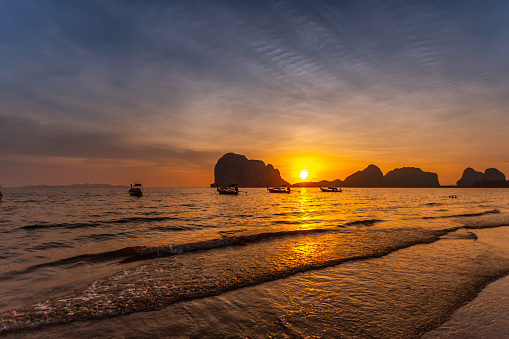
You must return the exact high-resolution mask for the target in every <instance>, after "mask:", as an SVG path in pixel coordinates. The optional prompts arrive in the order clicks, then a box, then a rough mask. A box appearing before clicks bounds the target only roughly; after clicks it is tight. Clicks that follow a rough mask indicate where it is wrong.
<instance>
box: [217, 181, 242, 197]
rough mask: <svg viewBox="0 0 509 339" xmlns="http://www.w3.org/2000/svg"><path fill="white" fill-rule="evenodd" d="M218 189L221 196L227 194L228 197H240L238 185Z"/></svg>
mask: <svg viewBox="0 0 509 339" xmlns="http://www.w3.org/2000/svg"><path fill="white" fill-rule="evenodd" d="M216 187H217V193H219V194H226V195H239V188H238V187H237V184H231V185H229V186H228V187H219V186H218V185H216Z"/></svg>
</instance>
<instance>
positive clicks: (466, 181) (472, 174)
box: [456, 167, 483, 187]
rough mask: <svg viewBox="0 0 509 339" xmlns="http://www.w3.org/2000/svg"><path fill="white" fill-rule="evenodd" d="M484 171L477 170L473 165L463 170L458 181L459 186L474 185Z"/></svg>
mask: <svg viewBox="0 0 509 339" xmlns="http://www.w3.org/2000/svg"><path fill="white" fill-rule="evenodd" d="M482 176H483V173H482V172H477V171H476V170H474V169H473V168H472V167H468V168H466V169H465V170H464V171H463V174H462V175H461V178H460V180H458V181H456V185H457V186H458V187H472V186H474V182H476V181H479V180H481V179H482Z"/></svg>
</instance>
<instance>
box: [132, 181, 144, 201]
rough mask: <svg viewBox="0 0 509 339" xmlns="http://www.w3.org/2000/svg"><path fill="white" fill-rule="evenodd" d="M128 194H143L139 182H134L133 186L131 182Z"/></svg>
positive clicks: (138, 195)
mask: <svg viewBox="0 0 509 339" xmlns="http://www.w3.org/2000/svg"><path fill="white" fill-rule="evenodd" d="M129 194H130V195H132V196H133V197H142V196H143V189H142V187H141V184H140V183H139V182H137V183H135V184H134V186H133V184H131V188H130V189H129Z"/></svg>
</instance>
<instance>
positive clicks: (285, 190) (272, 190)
mask: <svg viewBox="0 0 509 339" xmlns="http://www.w3.org/2000/svg"><path fill="white" fill-rule="evenodd" d="M267 191H268V192H269V193H290V187H289V186H286V187H284V186H283V187H269V186H267Z"/></svg>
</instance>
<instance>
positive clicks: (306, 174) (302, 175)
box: [300, 169, 308, 180]
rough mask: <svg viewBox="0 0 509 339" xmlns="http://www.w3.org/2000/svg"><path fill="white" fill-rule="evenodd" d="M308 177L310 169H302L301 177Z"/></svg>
mask: <svg viewBox="0 0 509 339" xmlns="http://www.w3.org/2000/svg"><path fill="white" fill-rule="evenodd" d="M307 177H308V170H307V169H303V170H302V171H300V178H301V179H302V180H304V179H306V178H307Z"/></svg>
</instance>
